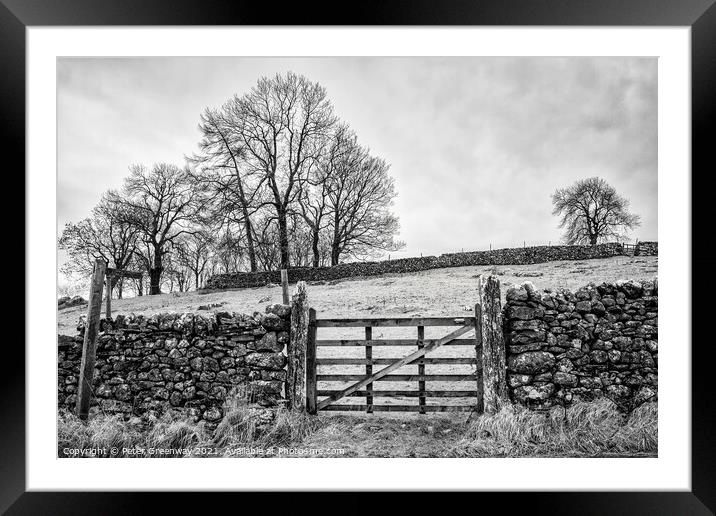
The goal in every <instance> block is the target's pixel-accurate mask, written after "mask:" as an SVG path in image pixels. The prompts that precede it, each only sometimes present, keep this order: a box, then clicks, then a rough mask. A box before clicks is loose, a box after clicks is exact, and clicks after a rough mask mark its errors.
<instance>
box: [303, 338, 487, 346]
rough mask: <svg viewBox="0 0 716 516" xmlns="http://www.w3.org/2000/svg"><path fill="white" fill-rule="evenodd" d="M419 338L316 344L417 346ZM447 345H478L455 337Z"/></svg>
mask: <svg viewBox="0 0 716 516" xmlns="http://www.w3.org/2000/svg"><path fill="white" fill-rule="evenodd" d="M438 340H439V339H425V340H423V345H424V346H430V345H431V344H434V343H435V342H437V341H438ZM419 343H420V341H418V340H417V339H381V340H356V339H344V340H317V341H316V346H417V345H419ZM444 345H445V346H477V339H455V340H453V341H452V342H448V343H447V344H444Z"/></svg>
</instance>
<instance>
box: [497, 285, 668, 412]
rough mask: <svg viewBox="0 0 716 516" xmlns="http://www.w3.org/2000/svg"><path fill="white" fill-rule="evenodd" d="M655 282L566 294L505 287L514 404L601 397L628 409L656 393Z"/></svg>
mask: <svg viewBox="0 0 716 516" xmlns="http://www.w3.org/2000/svg"><path fill="white" fill-rule="evenodd" d="M657 287H658V284H657V280H656V279H655V280H654V281H646V282H643V283H638V282H635V281H618V282H616V283H603V284H601V285H594V284H590V285H587V286H586V287H584V288H581V289H579V290H577V291H576V292H574V293H572V292H570V291H566V290H557V291H550V290H544V291H537V290H535V288H534V287H533V286H532V284H531V283H529V282H526V283H524V284H522V285H517V286H512V287H510V288H509V289H508V290H507V293H506V298H507V299H506V303H505V306H504V308H503V325H504V326H503V328H504V334H505V344H506V347H507V349H506V354H507V382H508V389H509V392H510V397H511V399H512V401H513V402H515V403H519V404H522V405H526V406H528V407H531V408H535V409H546V408H549V407H551V406H553V405H555V404H567V403H570V402H574V401H577V400H591V399H594V398H598V397H601V396H607V397H609V398H610V399H612V400H613V401H615V402H616V403H617V404H618V405H619V406H621V407H623V408H625V409H629V408H632V407H634V406H636V405H638V404H639V403H641V402H643V401H645V400H647V399H653V398H655V397H656V395H657V364H658V291H657Z"/></svg>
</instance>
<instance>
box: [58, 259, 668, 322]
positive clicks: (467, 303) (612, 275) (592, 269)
mask: <svg viewBox="0 0 716 516" xmlns="http://www.w3.org/2000/svg"><path fill="white" fill-rule="evenodd" d="M657 265H658V257H657V256H643V257H630V256H616V257H613V258H604V259H594V260H578V261H555V262H548V263H541V264H534V265H506V266H471V267H455V268H449V269H433V270H427V271H421V272H416V273H412V274H385V275H382V276H374V277H370V278H352V279H346V280H338V281H332V282H317V283H309V287H308V293H309V298H310V302H311V305H312V306H313V307H314V308H315V309H316V310H317V312H318V314H319V317H321V316H323V317H328V316H332V317H349V316H352V317H357V316H365V315H370V316H374V317H382V316H401V315H403V316H404V315H410V316H418V315H423V316H438V315H455V316H462V315H465V313H466V311H468V310H472V307H473V306H474V304H475V302H476V300H477V294H476V287H477V281H476V277H477V275H479V274H495V275H498V276H499V277H500V280H501V282H502V284H503V289H502V292H503V296H504V292H505V290H506V288H504V287H507V286H509V285H511V284H514V283H520V282H522V281H526V280H529V281H532V282H533V283H534V284H535V286H536V287H538V288H561V287H562V288H568V289H576V288H578V287H580V286H583V285H585V284H587V283H589V282H595V283H601V282H603V281H614V280H617V279H622V278H624V279H627V278H629V279H635V280H643V279H653V278H654V277H655V276H656V275H657ZM293 289H294V287H293V285H292V286H291V291H293ZM280 302H281V288H280V286H278V285H276V286H270V287H256V288H247V289H240V290H224V291H212V292H185V293H172V294H162V295H159V296H144V297H135V298H128V299H119V300H116V299H115V300H112V309H113V313H114V314H118V313H124V314H126V313H131V312H134V313H144V314H152V313H158V312H172V311H174V312H193V311H197V309H198V308H199V307H200V306H202V305H211V304H218V303H222V305H221V306H220V307H216V308H212V310H221V311H229V312H243V313H252V312H254V311H258V310H260V311H263V308H264V307H265V306H266V305H267V304H270V303H280ZM86 313H87V306H86V305H83V306H76V307H71V308H66V309H63V310H60V311H59V312H58V333H60V334H64V335H74V334H75V333H76V330H75V326H76V324H77V320H78V318H79V317H80V315H84V314H86Z"/></svg>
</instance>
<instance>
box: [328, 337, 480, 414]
mask: <svg viewBox="0 0 716 516" xmlns="http://www.w3.org/2000/svg"><path fill="white" fill-rule="evenodd" d="M474 329H475V327H474V326H472V325H470V326H463V327H462V328H459V329H457V330H455V331H453V332H452V333H448V334H447V335H445V336H444V337H443V338H441V339H440V340H436V341H434V342H433V343H432V344H430V345H429V346H425V347H424V348H422V349H419V350H417V351H415V352H413V353H411V354H410V355H407V356H405V357H403V358H401V359H400V360H398V361H397V362H394V363H392V364H390V365H389V366H387V367H385V368H383V369H381V370H380V371H378V372H377V373H374V374H372V375H371V376H368V377H366V378H364V379H363V380H361V381H359V382H358V383H354V384H353V385H351V386H350V387H346V388H345V389H343V390H342V391H340V392H338V393H336V394H334V395H332V396H330V397H328V398H326V399H324V400H322V401H321V402H319V403H318V404H317V405H316V409H317V410H321V409H323V408H325V407H327V406H328V405H330V404H332V403H333V402H335V401H338V400H339V399H341V398H343V397H344V396H348V395H349V394H352V393H354V392H355V391H357V390H359V389H361V388H362V387H365V386H366V385H368V384H369V383H373V382H374V381H376V380H377V379H379V378H383V377H384V376H385V375H387V374H389V373H391V372H393V371H395V370H396V369H399V368H401V367H403V366H404V365H406V364H408V363H409V362H412V361H413V360H415V359H417V358H421V357H423V356H425V355H426V354H427V353H429V352H431V351H433V350H434V349H437V348H439V347H440V346H442V345H444V344H447V343H448V342H451V341H453V340H455V339H457V338H458V337H460V336H461V335H464V334H465V333H467V332H469V331H472V330H474Z"/></svg>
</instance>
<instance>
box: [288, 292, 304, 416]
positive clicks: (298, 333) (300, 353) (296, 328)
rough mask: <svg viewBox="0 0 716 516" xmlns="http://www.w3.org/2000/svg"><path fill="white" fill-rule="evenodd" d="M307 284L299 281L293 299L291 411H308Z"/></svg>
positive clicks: (289, 394) (289, 368) (289, 370)
mask: <svg viewBox="0 0 716 516" xmlns="http://www.w3.org/2000/svg"><path fill="white" fill-rule="evenodd" d="M309 308H310V307H309V304H308V295H307V293H306V283H305V282H303V281H299V282H298V284H297V285H296V293H295V294H293V297H292V299H291V328H290V334H289V341H288V348H287V355H288V365H287V371H286V372H287V380H286V399H287V400H288V407H289V409H291V410H301V411H303V410H306V347H307V343H308V331H309V313H308V312H309Z"/></svg>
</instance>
